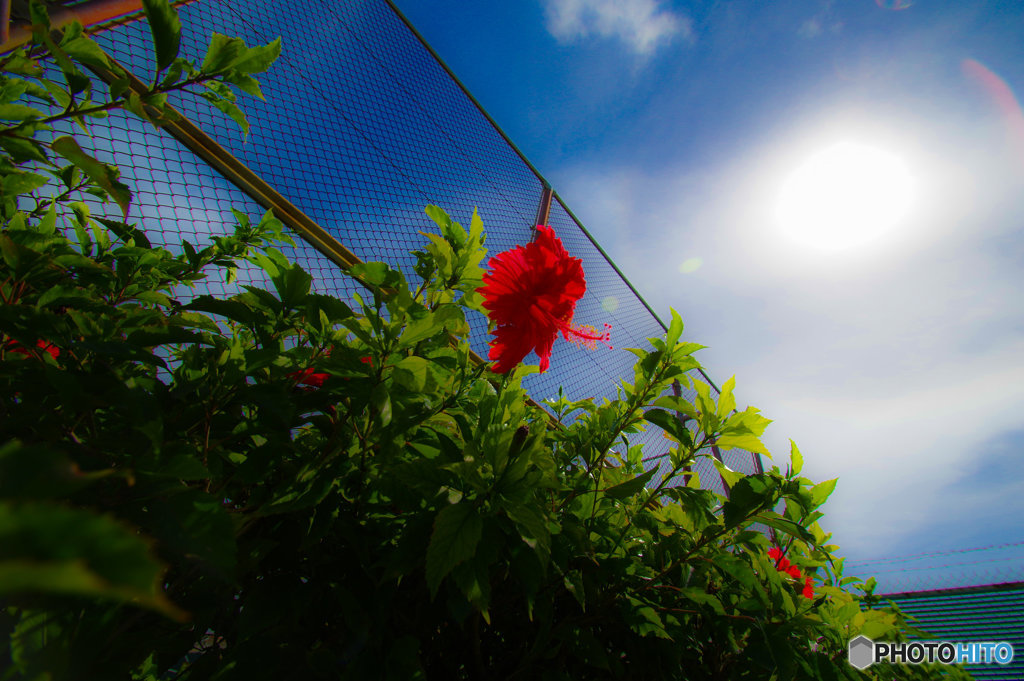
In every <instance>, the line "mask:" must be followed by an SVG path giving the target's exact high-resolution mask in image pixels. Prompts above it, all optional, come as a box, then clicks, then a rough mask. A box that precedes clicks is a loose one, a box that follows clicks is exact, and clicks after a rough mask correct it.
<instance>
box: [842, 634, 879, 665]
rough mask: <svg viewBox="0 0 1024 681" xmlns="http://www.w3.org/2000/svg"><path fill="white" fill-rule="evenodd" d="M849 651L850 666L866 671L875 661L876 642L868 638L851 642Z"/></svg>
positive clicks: (861, 637)
mask: <svg viewBox="0 0 1024 681" xmlns="http://www.w3.org/2000/svg"><path fill="white" fill-rule="evenodd" d="M848 651H849V662H850V665H851V666H852V667H856V668H857V669H866V668H868V667H870V666H871V665H872V663H874V661H875V642H874V641H872V640H871V639H870V638H868V637H867V636H858V637H857V638H855V639H853V640H852V641H850V646H849V648H848Z"/></svg>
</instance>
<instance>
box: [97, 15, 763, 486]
mask: <svg viewBox="0 0 1024 681" xmlns="http://www.w3.org/2000/svg"><path fill="white" fill-rule="evenodd" d="M178 12H179V14H180V17H181V21H182V24H183V35H182V54H183V55H185V56H188V57H190V58H195V59H199V58H201V57H202V55H203V54H204V53H205V50H206V46H207V44H208V43H209V40H210V36H211V34H212V33H214V32H216V33H222V34H226V35H229V36H238V37H241V38H243V39H244V40H245V41H246V43H247V44H249V45H257V44H265V43H268V42H270V41H271V40H273V39H275V38H277V37H278V36H280V37H281V39H282V43H283V52H282V56H281V57H280V59H278V61H277V62H276V63H275V64H274V65H273V66H272V67H271V69H270V70H269V71H268V72H267V73H265V74H262V75H261V77H260V82H261V86H262V90H263V93H264V94H265V96H266V101H260V100H258V99H255V98H245V100H244V101H243V102H241V104H242V106H243V109H244V110H245V112H246V115H247V117H248V119H249V122H250V124H251V129H250V131H249V134H248V136H247V137H243V134H242V132H241V130H240V129H239V128H238V126H236V125H235V124H234V123H233V122H232V121H230V120H229V119H227V117H226V116H224V115H223V114H221V113H220V112H218V111H217V110H215V109H214V108H213V107H211V106H209V105H208V104H207V103H206V102H205V101H203V100H201V99H199V98H197V97H195V96H193V95H189V94H177V95H174V96H172V98H171V102H172V103H173V104H174V105H175V106H176V107H177V108H178V109H179V111H181V112H182V113H183V114H184V115H185V116H186V117H187V118H188V119H190V120H191V121H192V122H193V123H195V124H196V125H198V126H199V127H200V128H201V129H202V130H203V131H204V132H205V133H206V134H207V135H209V136H210V137H212V138H213V139H214V140H215V141H216V142H218V143H219V144H220V145H221V146H223V147H224V148H225V149H226V150H227V151H228V152H229V153H230V154H232V155H234V156H235V157H236V158H237V159H239V160H241V161H242V162H243V163H244V164H245V165H246V166H248V167H249V168H251V169H252V170H253V171H254V172H255V173H256V174H258V175H259V176H261V177H262V179H263V180H265V181H266V182H267V183H269V184H270V185H271V186H273V187H274V188H275V189H276V190H277V191H278V192H280V193H281V194H282V195H283V196H284V197H285V198H287V199H288V200H289V201H291V202H292V203H293V204H295V206H297V207H298V208H299V209H301V210H302V211H303V212H304V213H305V214H306V215H308V216H309V217H310V218H312V219H313V220H314V221H315V222H316V223H318V224H319V225H320V226H321V227H323V228H324V229H325V230H326V231H327V232H328V233H329V234H330V235H331V236H333V237H334V238H335V239H336V240H337V241H339V242H340V243H342V244H344V245H345V246H346V247H348V248H349V249H350V250H351V251H352V252H353V253H355V255H357V256H358V257H359V258H361V259H363V260H367V261H374V260H379V261H384V262H387V263H389V264H390V265H391V266H392V267H396V268H399V269H402V270H403V271H404V272H406V274H407V275H411V273H412V265H413V264H414V262H415V260H414V258H413V257H412V256H411V255H410V251H413V250H417V249H421V248H422V247H423V243H424V238H423V237H422V235H421V234H420V232H421V231H427V230H431V229H433V223H432V222H431V221H430V220H429V218H427V216H426V215H425V214H424V212H423V209H424V206H426V205H427V204H436V205H439V206H441V207H442V208H444V209H445V210H446V211H447V212H448V213H449V214H450V215H451V216H452V217H453V218H454V219H456V220H458V221H460V222H462V223H463V224H468V221H469V218H470V216H471V215H472V212H473V209H474V207H475V208H476V209H477V210H478V211H479V213H480V215H481V217H482V218H483V222H484V227H485V229H486V231H487V247H488V249H489V251H490V253H492V254H493V253H497V252H500V251H504V250H506V249H508V248H511V247H513V246H515V245H517V244H525V243H527V242H528V241H529V240H530V237H531V229H532V227H533V224H534V220H535V218H536V215H537V211H538V205H539V203H540V200H541V196H542V190H543V187H544V181H543V180H542V178H540V177H539V176H538V175H537V173H536V172H535V171H534V170H533V169H532V167H531V166H530V165H529V164H528V163H527V162H526V161H525V160H524V159H523V158H522V156H521V155H520V154H519V152H518V151H517V150H516V149H515V148H514V147H513V146H512V145H511V144H510V143H509V142H508V141H507V139H506V138H505V137H504V135H503V134H502V133H501V132H500V131H499V130H498V129H497V128H496V127H495V126H494V125H493V123H492V122H491V121H490V119H489V118H488V117H487V115H486V114H485V113H484V112H483V111H482V110H481V109H480V107H479V106H478V105H477V103H476V102H475V101H474V100H473V99H472V98H471V97H469V96H468V95H467V94H466V92H465V91H464V89H463V88H462V87H461V86H460V84H459V83H458V82H457V81H456V80H455V79H454V78H453V77H452V75H451V74H450V73H449V72H448V70H447V69H446V68H445V67H444V65H443V64H441V63H440V62H439V61H438V59H437V58H436V57H435V56H434V55H433V53H432V52H431V50H430V49H429V48H428V47H427V46H426V45H425V44H424V43H423V41H422V40H421V38H420V37H419V36H418V35H417V34H416V33H415V31H413V30H411V29H410V28H409V27H408V26H407V25H406V23H405V22H404V20H403V19H402V17H401V16H400V15H399V14H398V13H397V11H396V10H395V9H394V8H393V7H392V5H390V3H388V2H387V1H386V0H364V1H360V2H345V3H326V2H321V1H319V0H317V1H311V2H306V3H303V4H302V5H301V6H296V5H295V4H293V3H280V2H269V1H268V0H233V1H232V2H230V3H226V2H225V3H222V2H208V1H199V2H194V3H191V4H187V5H182V6H180V7H179V8H178ZM95 37H96V39H97V40H98V41H99V42H100V44H101V45H102V46H103V47H104V49H106V50H107V51H108V52H109V53H110V54H111V55H112V56H113V57H115V58H116V59H117V60H118V61H119V62H121V64H123V65H124V66H125V67H126V68H128V69H129V70H130V71H132V72H133V73H135V74H136V75H137V76H139V77H140V78H142V79H143V80H146V79H147V77H149V78H151V77H152V72H153V66H154V65H153V61H152V48H151V37H150V34H149V27H148V25H147V24H146V23H145V22H142V21H134V22H128V23H125V24H122V25H119V26H116V27H112V28H109V29H107V30H103V31H100V32H98V33H97V34H96V35H95ZM104 126H105V127H104ZM93 132H94V135H95V138H94V144H95V148H94V150H95V152H96V153H97V155H98V156H99V157H100V158H101V160H104V161H106V162H110V163H113V164H116V165H117V166H119V167H120V168H121V170H122V174H123V178H124V179H125V181H126V182H127V183H128V184H129V185H130V186H131V187H132V188H133V191H134V198H133V203H132V213H131V216H130V217H131V218H134V219H136V220H139V221H140V222H141V224H142V226H143V227H144V228H145V229H146V230H147V232H148V233H149V234H150V237H151V240H153V241H154V243H156V244H159V245H163V246H166V247H168V248H171V249H175V248H177V247H178V244H179V243H180V241H181V239H183V238H185V239H189V240H190V241H193V242H194V243H204V242H207V241H209V239H210V237H211V236H213V235H217V234H223V233H225V232H229V231H230V230H231V229H233V225H234V218H233V217H232V214H231V210H230V209H231V208H236V209H238V210H240V211H242V212H244V213H247V214H248V215H250V216H251V217H253V218H256V217H258V216H259V215H261V214H262V213H263V212H264V210H263V209H262V208H261V207H260V206H259V205H258V204H257V203H256V202H255V201H254V200H253V199H251V198H249V197H248V196H247V195H246V194H245V193H243V192H242V191H241V190H240V189H239V188H237V187H236V186H235V185H234V184H232V182H231V181H230V180H229V179H227V178H225V177H224V176H223V175H221V174H220V173H219V172H217V171H216V170H214V169H213V168H211V167H210V166H209V165H207V164H206V163H205V162H204V161H203V160H202V159H200V158H199V157H198V156H196V155H194V154H193V153H192V152H190V151H189V150H187V149H186V148H185V147H184V146H182V145H181V144H180V143H179V142H178V141H177V140H175V139H174V138H172V137H171V136H170V135H169V134H167V133H165V132H162V131H160V130H155V129H154V128H152V127H151V126H148V125H147V124H145V123H143V122H141V121H138V120H136V119H134V118H131V117H128V116H120V115H114V116H111V117H110V118H109V119H107V121H106V122H105V123H104V124H103V125H97V126H96V127H95V129H94V131H93ZM549 224H550V225H551V226H552V227H553V228H554V229H555V231H556V233H557V234H558V235H559V237H560V238H561V239H562V240H563V242H564V243H565V245H566V248H567V249H568V250H569V252H570V253H571V254H572V255H573V256H575V257H579V258H582V260H583V266H584V271H585V272H586V277H587V284H588V290H587V294H586V296H585V297H584V298H583V299H582V300H581V301H580V303H579V304H578V306H577V317H576V320H577V322H578V323H583V324H591V325H593V326H595V327H597V328H601V326H602V325H603V324H605V323H610V324H611V325H612V326H613V336H612V340H613V344H614V346H615V349H614V350H607V349H603V350H598V351H596V352H588V351H586V350H583V349H580V348H578V347H576V346H574V345H571V344H568V343H556V345H555V349H554V352H553V354H552V361H551V369H550V370H549V371H548V372H546V373H544V374H541V375H536V376H531V377H528V379H527V381H526V386H527V387H528V389H529V390H530V393H531V395H532V396H533V397H534V398H535V399H537V400H538V401H540V400H543V399H545V398H548V397H552V396H554V395H556V394H557V392H558V388H559V386H561V387H562V388H564V391H565V394H566V396H567V397H569V398H571V399H579V398H583V397H593V398H598V399H599V398H602V397H610V396H612V395H613V394H614V391H615V385H616V382H618V381H620V380H622V379H626V380H632V366H633V361H634V359H635V357H634V356H633V355H632V354H630V353H629V352H627V351H626V350H625V348H627V347H648V346H649V344H648V342H647V340H646V339H647V338H648V337H651V336H657V335H661V334H662V333H663V325H662V323H661V322H660V320H659V319H658V318H657V317H656V316H654V315H653V314H652V313H651V312H650V311H649V310H648V308H647V307H646V305H645V304H644V302H643V301H642V300H641V299H640V298H639V297H638V296H637V295H636V294H635V293H634V291H633V290H632V288H631V287H630V286H629V285H628V283H627V282H626V281H625V280H624V279H623V277H622V276H621V275H620V274H619V273H618V272H617V271H616V269H615V268H614V267H613V266H612V264H611V263H610V262H609V261H608V260H607V258H606V257H605V256H604V255H603V254H602V253H601V251H600V249H598V248H597V246H596V245H595V244H594V242H593V241H592V240H591V238H590V237H589V235H588V234H587V233H586V232H585V230H584V229H583V228H582V226H581V225H580V224H579V223H578V222H577V221H576V220H575V219H574V218H573V217H572V215H571V214H570V213H569V212H568V211H567V210H566V209H565V207H564V206H562V205H561V203H560V201H557V200H556V201H554V202H553V205H552V209H551V213H550V218H549ZM286 254H287V255H288V256H289V257H290V258H291V259H292V260H294V261H296V262H298V263H299V264H301V265H302V266H303V267H304V268H305V269H306V270H307V271H309V272H310V273H311V274H312V275H313V276H314V277H315V283H314V286H315V287H316V288H317V290H319V291H321V292H324V293H331V294H333V295H337V296H339V297H342V298H346V297H348V296H350V295H351V293H352V292H354V291H355V290H356V289H357V285H356V283H355V282H354V281H352V280H351V279H349V278H348V277H347V276H346V275H345V274H344V273H343V272H342V271H341V270H340V269H339V268H338V266H337V265H336V264H335V263H333V262H332V261H331V260H329V259H328V258H327V257H326V256H324V255H323V254H321V253H320V252H319V251H317V250H315V249H314V248H313V247H312V246H310V245H308V244H307V243H306V242H303V241H301V240H297V246H296V248H295V249H292V250H291V251H290V252H288V253H286ZM259 277H260V275H259V273H258V272H255V271H250V272H242V273H241V277H240V282H239V283H256V284H260V285H265V284H266V282H264V281H262V280H261V279H260V278H259ZM204 285H205V286H206V289H204V290H203V291H201V292H203V293H205V292H209V293H212V294H215V295H227V294H230V293H232V292H233V291H234V290H235V288H234V286H226V285H224V284H222V283H219V282H216V281H209V282H204ZM471 329H472V338H473V348H474V350H476V351H477V352H478V353H481V354H484V355H486V351H487V343H488V338H489V337H488V334H487V326H486V319H484V318H483V317H477V318H474V319H472V320H471ZM686 392H687V391H684V394H685V393H686ZM688 396H689V397H693V395H692V394H689V395H688ZM636 438H637V439H635V440H634V442H643V443H644V444H645V449H644V451H645V458H648V459H650V461H651V465H658V466H667V465H668V461H667V459H666V458H664V457H660V456H659V455H660V454H663V453H664V452H666V451H667V449H668V447H669V443H668V442H667V441H666V440H664V439H663V437H662V433H661V432H660V431H658V430H657V429H655V428H651V429H650V430H648V431H647V432H645V433H642V434H639V435H637V436H636ZM722 455H723V457H724V460H725V463H726V464H727V465H728V466H729V467H731V468H733V469H735V470H739V471H743V472H748V473H750V472H755V471H756V470H757V468H758V466H759V461H758V460H757V459H756V458H755V457H754V456H752V455H751V454H749V453H746V452H741V451H736V450H733V451H728V452H723V453H722ZM695 471H696V472H697V473H698V474H699V475H700V478H701V482H702V484H703V485H704V486H705V487H710V488H712V489H717V490H719V491H721V487H722V483H721V479H720V478H719V476H718V475H717V472H716V471H715V469H714V467H713V466H712V465H711V463H710V462H709V461H707V460H705V459H701V460H699V461H698V463H697V465H696V466H695Z"/></svg>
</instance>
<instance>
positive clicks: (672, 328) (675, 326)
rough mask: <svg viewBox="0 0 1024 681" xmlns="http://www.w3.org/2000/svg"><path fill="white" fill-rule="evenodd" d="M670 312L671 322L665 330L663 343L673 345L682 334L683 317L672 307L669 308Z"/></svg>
mask: <svg viewBox="0 0 1024 681" xmlns="http://www.w3.org/2000/svg"><path fill="white" fill-rule="evenodd" d="M669 311H670V312H671V313H672V323H671V324H669V326H668V331H667V332H666V337H665V343H666V344H667V345H668V346H670V347H673V346H675V344H676V343H677V342H678V341H679V337H680V336H681V335H682V334H683V318H682V317H680V316H679V313H678V312H676V311H675V310H673V309H671V308H670V309H669Z"/></svg>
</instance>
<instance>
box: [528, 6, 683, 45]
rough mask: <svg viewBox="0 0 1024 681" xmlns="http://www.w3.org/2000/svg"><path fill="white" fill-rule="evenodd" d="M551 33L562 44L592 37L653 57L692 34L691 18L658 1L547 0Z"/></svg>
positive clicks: (546, 10)
mask: <svg viewBox="0 0 1024 681" xmlns="http://www.w3.org/2000/svg"><path fill="white" fill-rule="evenodd" d="M545 5H546V6H545V16H546V19H547V28H548V31H549V32H550V33H551V35H553V36H554V37H555V38H556V39H557V40H558V41H560V42H572V41H575V40H579V39H581V38H585V37H587V36H589V35H598V36H600V37H602V38H618V39H619V40H621V41H622V42H624V43H625V44H626V45H627V46H628V47H629V48H630V49H631V50H632V51H633V52H635V53H636V54H639V55H642V56H646V55H650V54H652V53H653V52H654V51H655V50H656V49H657V48H658V47H659V46H661V45H663V44H666V43H668V42H669V41H670V40H671V39H672V38H673V37H675V36H677V35H680V36H682V37H683V38H685V39H690V38H691V37H692V35H693V29H692V25H691V22H690V20H689V19H688V18H686V17H684V16H682V15H680V14H676V13H674V12H671V11H669V10H667V9H663V8H662V7H661V3H660V2H659V0H546V3H545Z"/></svg>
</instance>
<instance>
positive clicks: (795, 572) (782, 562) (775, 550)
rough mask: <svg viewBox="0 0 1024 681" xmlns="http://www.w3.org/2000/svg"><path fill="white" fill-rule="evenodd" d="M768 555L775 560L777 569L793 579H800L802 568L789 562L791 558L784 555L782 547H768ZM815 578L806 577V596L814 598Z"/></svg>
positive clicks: (804, 592) (804, 593) (804, 591)
mask: <svg viewBox="0 0 1024 681" xmlns="http://www.w3.org/2000/svg"><path fill="white" fill-rule="evenodd" d="M768 557H769V558H771V559H772V560H774V561H775V569H776V570H778V571H779V572H784V573H786V574H787V575H789V576H790V577H792V578H793V579H800V578H801V577H802V576H803V573H801V572H800V568H798V567H797V566H796V565H793V564H792V563H790V562H789V559H788V558H786V557H785V556H783V555H782V549H780V548H779V547H778V546H773V547H772V548H770V549H768ZM812 584H813V580H812V579H811V577H806V578H805V579H804V590H803V596H804V598H814V588H813V587H812Z"/></svg>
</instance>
